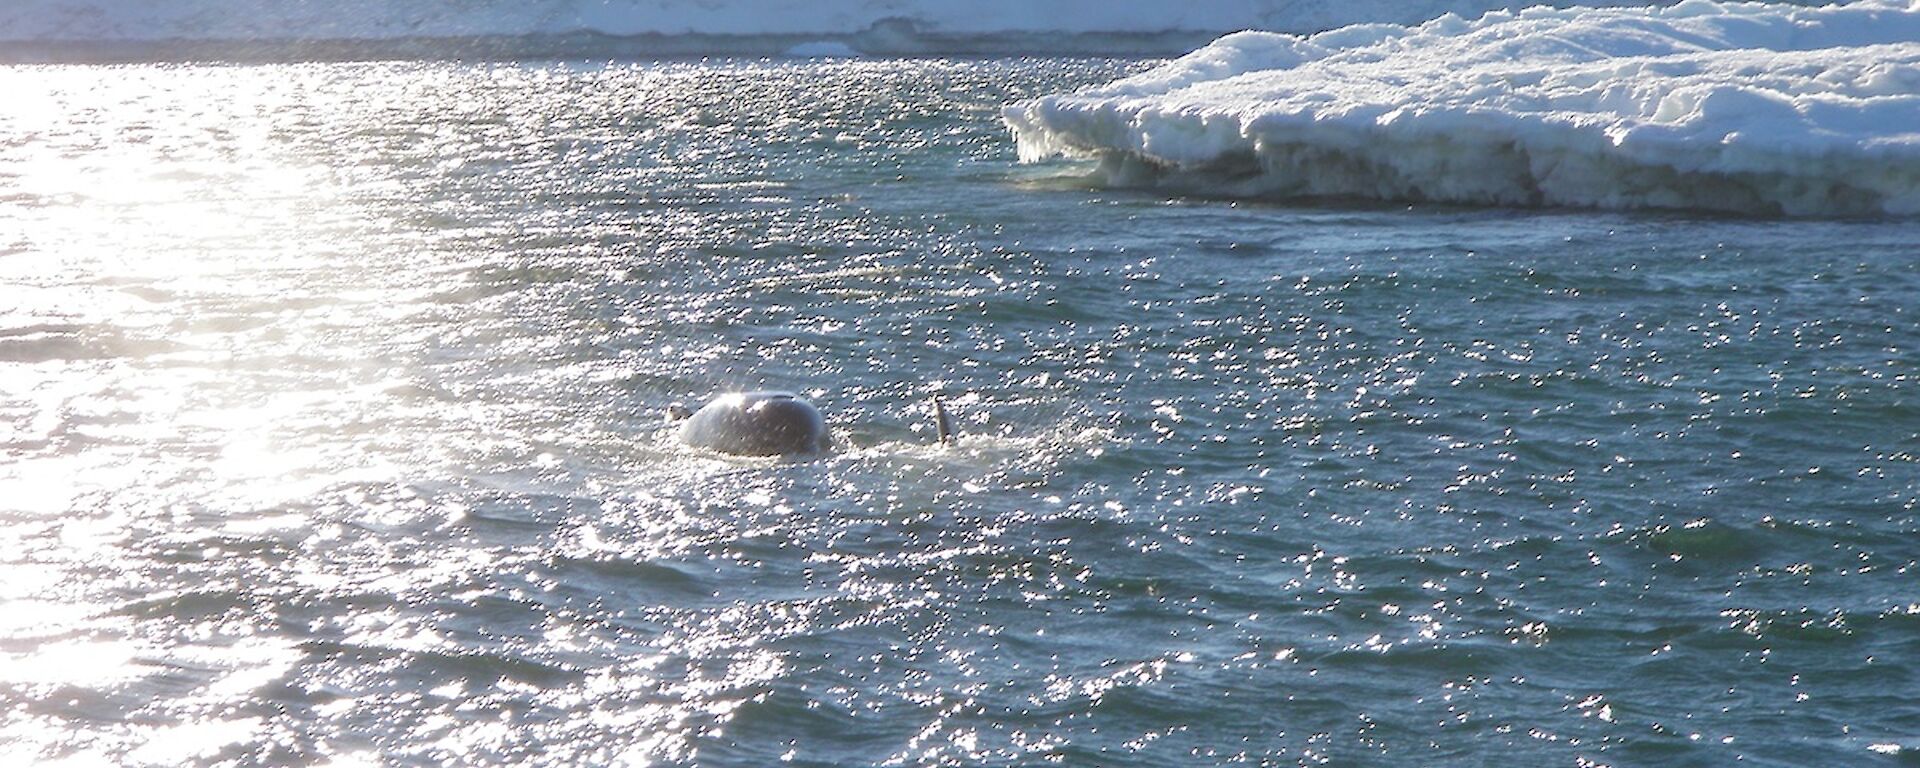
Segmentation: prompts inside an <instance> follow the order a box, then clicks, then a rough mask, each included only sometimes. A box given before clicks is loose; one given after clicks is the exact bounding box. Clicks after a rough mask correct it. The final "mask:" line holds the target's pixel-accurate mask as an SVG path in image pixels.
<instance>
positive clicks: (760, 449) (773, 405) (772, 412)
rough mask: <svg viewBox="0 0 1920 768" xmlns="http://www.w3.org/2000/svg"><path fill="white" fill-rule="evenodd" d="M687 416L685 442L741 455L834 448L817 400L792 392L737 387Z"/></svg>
mask: <svg viewBox="0 0 1920 768" xmlns="http://www.w3.org/2000/svg"><path fill="white" fill-rule="evenodd" d="M671 415H672V416H673V417H676V418H679V417H683V416H684V417H685V418H686V421H685V423H683V424H681V425H680V441H681V442H683V443H686V444H687V445H690V446H693V447H695V448H705V449H708V450H713V451H719V452H721V453H731V454H736V455H740V456H784V455H790V454H809V453H824V452H826V451H828V450H830V449H832V447H833V440H832V437H831V436H830V435H829V434H828V432H827V422H826V419H825V418H823V417H821V415H820V411H819V409H817V408H814V407H813V404H812V403H809V402H807V401H806V400H804V399H801V398H800V397H799V396H798V395H795V394H793V393H791V392H735V393H730V394H725V395H721V396H719V397H716V398H714V399H713V400H712V401H711V402H709V403H707V404H706V405H703V406H701V407H700V410H698V411H695V412H693V414H692V415H691V416H686V412H685V409H676V410H674V411H673V412H671Z"/></svg>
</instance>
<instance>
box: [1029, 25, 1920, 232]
mask: <svg viewBox="0 0 1920 768" xmlns="http://www.w3.org/2000/svg"><path fill="white" fill-rule="evenodd" d="M1005 119H1006V121H1007V123H1008V125H1009V127H1010V128H1011V129H1012V131H1013V134H1014V136H1015V138H1016V139H1017V141H1018V142H1019V147H1020V155H1021V158H1022V159H1023V160H1028V161H1037V160H1042V159H1045V158H1048V157H1052V156H1056V155H1069V156H1098V157H1101V158H1103V159H1104V161H1105V162H1103V163H1102V169H1103V172H1104V173H1106V174H1107V175H1108V177H1109V179H1110V180H1112V181H1115V182H1116V183H1143V184H1144V183H1152V184H1161V185H1165V186H1171V187H1177V188H1178V187H1185V188H1189V189H1191V190H1193V191H1200V192H1206V193H1211V194H1228V195H1253V196H1281V197H1291V196H1304V197H1318V196H1326V197H1359V198H1370V199H1381V200H1395V201H1433V202H1445V203H1465V204H1490V205H1529V206H1531V205H1547V206H1578V207H1596V208H1622V209H1624V208H1674V209H1709V210H1723V211H1732V212H1738V213H1748V214H1758V215H1777V214H1785V215H1792V216H1860V215H1864V216H1880V215H1895V216H1912V215H1920V0H1862V1H1860V2H1852V3H1847V4H1841V5H1832V6H1824V7H1818V8H1813V7H1805V6H1799V5H1777V4H1763V3H1719V2H1710V1H1709V0H1686V2H1682V3H1680V4H1678V5H1675V6H1670V7H1662V8H1575V9H1565V10H1556V9H1550V8H1531V9H1526V10H1522V11H1519V12H1514V13H1505V12H1501V13H1492V14H1488V15H1486V16H1485V17H1484V18H1479V19H1476V20H1466V19H1462V18H1460V17H1457V16H1447V17H1442V18H1439V19H1436V20H1434V21H1431V22H1428V23H1425V24H1422V25H1419V26H1400V25H1387V24H1375V25H1365V26H1353V27H1347V28H1342V29H1337V30H1333V31H1329V32H1324V33H1320V34H1315V35H1312V36H1295V35H1287V34H1273V33H1262V32H1244V33H1239V34H1233V35H1228V36H1226V37H1223V38H1221V39H1219V40H1218V41H1216V42H1214V43H1213V44H1211V45H1209V46H1207V47H1205V48H1202V49H1200V50H1198V51H1195V52H1194V53H1192V54H1189V55H1187V56H1185V57H1183V58H1181V59H1178V60H1176V61H1173V62H1171V63H1169V64H1167V65H1165V66H1162V67H1159V68H1157V69H1154V70H1151V71H1148V72H1145V73H1143V74H1140V75H1138V76H1134V77H1130V78H1126V79H1123V80H1120V81H1117V82H1115V83H1112V84H1110V85H1106V86H1101V87H1096V88H1091V89H1088V90H1084V91H1081V92H1078V93H1073V94H1064V95H1053V96H1047V97H1044V98H1040V99H1036V100H1033V101H1029V102H1025V103H1022V104H1017V105H1014V106H1011V107H1008V108H1007V109H1006V111H1005Z"/></svg>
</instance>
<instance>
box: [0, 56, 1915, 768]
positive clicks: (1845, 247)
mask: <svg viewBox="0 0 1920 768" xmlns="http://www.w3.org/2000/svg"><path fill="white" fill-rule="evenodd" d="M1140 66H1141V64H1140V63H1138V62H1112V61H1051V60H979V61H975V60H956V61H912V62H897V61H892V62H835V63H828V62H820V63H805V62H792V63H789V62H753V61H739V62H727V61H721V62H711V63H667V64H615V65H604V66H603V65H597V64H596V65H585V64H550V63H528V64H524V65H478V64H477V65H461V64H341V65H335V64H329V65H309V66H261V67H225V66H142V67H70V68H24V67H23V68H11V69H5V70H0V93H4V94H5V97H4V106H3V107H0V430H3V431H0V448H3V449H4V456H5V462H4V465H0V519H3V520H4V523H5V525H4V526H0V750H3V751H4V752H5V754H7V755H8V756H9V758H8V759H9V761H10V762H13V761H22V762H29V763H31V762H51V761H60V760H65V759H71V760H75V761H78V762H82V763H95V762H99V763H110V764H116V765H179V764H184V763H229V764H249V765H251V764H274V765H284V764H330V763H338V764H351V763H359V762H365V763H379V764H412V765H439V764H459V765H485V764H522V763H550V764H564V765H586V764H650V763H651V764H662V765H683V764H686V765H691V764H699V765H739V766H759V765H770V764H775V763H777V762H780V761H789V762H790V763H791V764H795V765H816V766H845V765H871V764H898V765H1008V764H1020V765H1031V764H1039V763H1048V762H1053V763H1060V764H1066V765H1140V766H1162V765H1179V764H1220V763H1247V764H1263V765H1296V764H1319V763H1331V764H1338V765H1514V766H1520V765H1575V764H1582V765H1590V764H1593V765H1620V766H1629V765H1733V764H1736V762H1738V763H1740V764H1749V765H1776V766H1805V765H1869V764H1874V763H1876V762H1879V763H1885V764H1911V763H1912V761H1913V760H1914V759H1915V758H1916V753H1917V752H1920V704H1915V703H1914V693H1915V691H1920V566H1917V565H1916V561H1917V560H1920V524H1917V523H1916V522H1915V507H1916V495H1917V494H1920V492H1917V491H1916V476H1920V459H1916V451H1917V450H1920V448H1917V447H1916V446H1920V402H1917V401H1916V389H1917V388H1920V379H1917V377H1920V363H1917V362H1916V361H1920V308H1917V305H1916V304H1915V300H1914V297H1916V296H1920V255H1917V253H1916V250H1915V249H1916V245H1917V244H1920V225H1916V224H1914V223H1910V222H1908V223H1902V222H1877V223H1876V222H1780V221H1763V220H1740V219H1720V218H1700V217H1690V216H1685V215H1673V214H1662V215H1636V214H1592V213H1579V212H1526V211H1512V210H1466V209H1435V208H1430V207H1418V208H1413V209H1406V208H1402V207H1392V206H1386V207H1382V206H1355V205H1345V204H1323V205H1285V204H1271V203H1262V204H1250V203H1239V204H1235V203H1231V202H1226V201H1216V200H1195V199H1168V198H1166V197H1164V196H1159V195H1155V194H1153V193H1150V192H1128V191H1119V190H1101V189H1098V188H1096V187H1095V186H1093V185H1092V184H1090V183H1088V182H1085V181H1082V180H1080V176H1079V175H1078V174H1082V173H1084V172H1085V170H1086V169H1084V168H1076V167H1071V166H1052V167H1021V166H1018V165H1016V164H1015V163H1014V161H1013V148H1012V146H1011V142H1010V141H1009V140H1008V139H1007V137H1006V135H1005V133H1004V131H1003V129H1002V128H1001V127H1000V126H999V124H998V118H997V114H998V108H999V107H1000V106H1001V105H1002V104H1004V103H1006V102H1008V101H1010V100H1014V99H1018V98H1022V97H1026V96H1030V95H1035V94H1039V93H1043V92H1049V91H1054V90H1059V89H1064V88H1070V87H1074V86H1077V85H1080V84H1084V83H1091V82H1099V81H1104V80H1106V79H1110V78H1112V77H1114V76H1116V75H1118V74H1121V73H1124V72H1127V71H1132V70H1134V69H1136V68H1138V67H1140ZM744 388H786V389H793V390H797V391H800V392H802V393H804V394H806V395H807V396H809V397H811V398H812V399H813V400H814V401H815V402H816V403H818V404H819V405H820V406H821V408H822V409H823V410H824V411H825V412H826V413H827V414H828V416H829V418H830V420H831V421H832V423H833V425H834V428H835V429H836V431H837V433H838V439H839V442H840V443H841V445H842V450H840V451H839V452H837V453H835V454H833V455H831V456H828V457H825V458H819V459H814V460H750V459H734V458H726V457H722V456H718V455H709V454H702V453H698V452H694V451H691V450H688V449H683V448H681V447H678V446H677V445H676V444H675V442H674V441H673V440H672V439H671V433H670V431H669V428H668V427H667V425H666V424H665V422H664V421H663V420H662V418H661V415H660V414H661V411H662V409H663V408H665V407H666V406H667V405H669V404H671V403H675V402H685V403H697V402H699V401H700V400H702V399H704V398H706V397H708V396H710V395H712V394H714V393H716V392H719V391H725V390H732V389H744ZM936 392H940V393H945V395H946V396H947V398H948V400H949V403H950V405H951V409H952V411H953V413H954V416H955V418H956V420H957V422H958V426H959V428H960V431H961V432H962V433H963V436H962V438H961V440H960V442H959V443H958V445H956V446H954V447H952V448H950V449H944V450H943V449H940V448H938V447H935V446H934V445H932V443H933V432H932V430H931V429H930V427H929V425H928V421H927V416H926V410H925V401H926V398H928V397H929V396H930V395H932V394H934V393H936Z"/></svg>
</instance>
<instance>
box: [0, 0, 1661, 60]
mask: <svg viewBox="0 0 1920 768" xmlns="http://www.w3.org/2000/svg"><path fill="white" fill-rule="evenodd" d="M1538 1H1539V0H1535V2H1538ZM1569 1H1570V0H1555V2H1556V3H1557V4H1562V5H1564V4H1567V2H1569ZM1622 1H1624V2H1641V3H1645V2H1649V1H1653V0H1622ZM1529 4H1531V3H1528V2H1524V1H1522V2H1511V1H1505V0H1343V1H1342V2H1328V0H0V41H9V40H11V41H50V40H51V41H61V40H67V41H155V40H200V41H210V40H243V41H244V40H380V39H393V38H405V37H428V38H432V37H475V36H507V37H511V36H525V35H568V34H576V33H593V34H602V35H610V36H637V35H664V36H683V35H709V36H736V37H737V36H764V35H795V36H828V38H829V39H831V36H836V35H849V34H854V33H859V32H864V31H869V30H875V29H887V28H894V29H906V30H912V31H913V32H916V33H922V34H928V35H934V36H946V37H966V36H991V35H1007V34H1021V35H1046V34H1056V35H1080V34H1136V35H1138V34H1157V33H1166V32H1177V31H1184V32H1190V33H1191V32H1202V33H1212V34H1215V35H1217V34H1221V33H1225V32H1233V31H1238V30H1244V29H1265V30H1278V31H1296V32H1310V31H1318V30H1324V29H1330V28H1333V27H1337V26H1342V25H1347V24H1353V23H1358V22H1392V23H1400V24H1411V23H1417V22H1420V21H1424V20H1427V19H1432V18H1436V17H1438V16H1440V15H1441V14H1444V13H1450V12H1451V13H1461V14H1470V15H1478V14H1480V13H1484V12H1486V11H1488V10H1491V9H1496V8H1517V7H1521V6H1524V5H1529ZM1032 42H1033V44H1034V45H1036V46H1044V45H1045V42H1046V41H1045V39H1044V38H1040V39H1037V40H1033V41H1032ZM1033 52H1036V53H1044V52H1045V51H1044V50H1035V51H1033Z"/></svg>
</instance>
